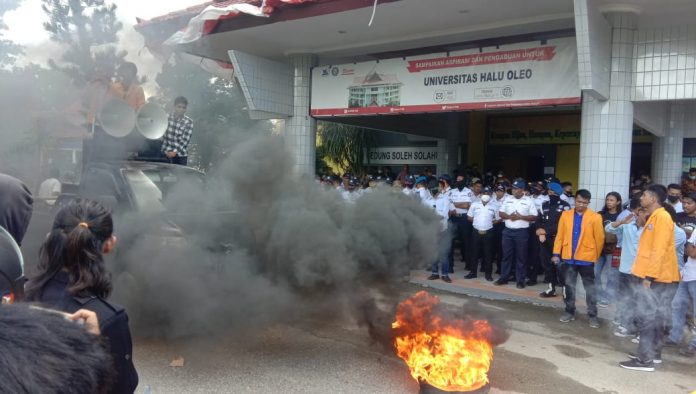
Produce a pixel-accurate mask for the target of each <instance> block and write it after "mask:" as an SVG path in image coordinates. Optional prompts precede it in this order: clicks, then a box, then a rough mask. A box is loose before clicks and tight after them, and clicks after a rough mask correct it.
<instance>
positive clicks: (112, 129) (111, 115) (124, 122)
mask: <svg viewBox="0 0 696 394" xmlns="http://www.w3.org/2000/svg"><path fill="white" fill-rule="evenodd" d="M97 120H99V124H100V125H101V127H102V129H104V131H105V132H106V133H107V134H109V135H110V136H112V137H117V138H120V137H125V136H127V135H128V134H130V132H131V131H133V128H134V127H135V111H133V108H131V107H130V105H128V103H126V102H125V101H123V100H121V99H118V98H112V99H110V100H109V101H107V102H106V104H104V107H102V110H101V111H99V114H98V115H97Z"/></svg>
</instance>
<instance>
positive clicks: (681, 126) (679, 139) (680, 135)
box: [652, 102, 688, 186]
mask: <svg viewBox="0 0 696 394" xmlns="http://www.w3.org/2000/svg"><path fill="white" fill-rule="evenodd" d="M687 108H688V106H687V104H686V103H684V102H674V103H671V104H670V105H669V121H668V122H667V125H666V129H667V133H666V134H667V135H665V136H664V137H658V138H656V139H655V142H653V150H652V156H653V171H652V173H653V180H654V181H655V182H657V183H660V184H662V185H665V186H666V185H668V184H670V183H680V182H679V181H680V179H681V175H682V168H681V167H682V151H683V147H684V130H685V127H686V111H687Z"/></svg>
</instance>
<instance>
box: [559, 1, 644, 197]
mask: <svg viewBox="0 0 696 394" xmlns="http://www.w3.org/2000/svg"><path fill="white" fill-rule="evenodd" d="M607 19H608V20H609V22H610V23H611V25H612V56H611V84H610V88H609V100H606V101H600V100H597V99H595V98H593V97H592V96H590V95H589V94H587V93H586V92H583V103H582V116H581V132H580V174H579V175H580V176H579V185H578V188H579V189H587V190H589V191H590V192H591V193H592V205H591V208H592V209H594V210H598V209H600V208H601V207H602V206H603V203H604V196H605V195H606V194H607V193H609V192H611V191H616V192H619V193H620V194H621V196H622V197H623V198H624V199H626V198H627V197H628V187H629V182H630V170H631V145H632V142H633V104H632V103H631V101H630V86H631V83H632V79H631V72H632V68H631V63H632V57H633V42H634V33H635V30H636V27H635V15H634V14H631V13H612V14H609V15H607ZM559 160H563V158H559Z"/></svg>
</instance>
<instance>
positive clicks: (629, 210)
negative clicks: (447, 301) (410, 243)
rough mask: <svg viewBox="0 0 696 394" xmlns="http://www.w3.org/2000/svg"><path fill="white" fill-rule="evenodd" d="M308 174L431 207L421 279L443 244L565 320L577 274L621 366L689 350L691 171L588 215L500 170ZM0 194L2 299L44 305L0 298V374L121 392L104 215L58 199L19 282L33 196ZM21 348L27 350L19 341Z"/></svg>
mask: <svg viewBox="0 0 696 394" xmlns="http://www.w3.org/2000/svg"><path fill="white" fill-rule="evenodd" d="M319 181H320V182H322V183H324V184H326V185H327V187H330V188H335V189H337V192H339V193H341V195H342V198H344V199H345V200H346V202H347V203H351V202H355V201H356V200H357V199H358V198H359V197H360V196H361V195H364V194H365V193H369V192H370V191H371V190H372V189H373V188H378V187H387V186H389V187H391V188H393V189H394V190H395V191H396V192H397V193H404V194H405V195H407V196H410V198H414V199H416V200H418V201H419V202H420V203H422V204H423V205H424V206H426V207H427V209H432V210H433V212H434V214H435V215H437V216H439V218H440V221H439V226H438V227H439V228H438V230H437V231H438V238H437V239H438V247H439V248H438V253H437V256H433V261H432V264H431V266H430V267H429V271H430V272H431V275H430V276H429V277H428V279H429V280H443V281H445V282H451V281H452V279H451V277H450V274H452V273H453V272H454V262H455V261H454V258H455V253H454V252H453V250H454V247H457V248H459V250H460V252H461V253H460V256H461V260H462V261H463V262H464V267H465V269H466V270H467V271H468V272H467V273H466V275H465V276H464V278H465V279H464V280H471V279H474V278H477V277H478V276H479V275H480V273H483V277H484V278H485V280H486V281H489V282H493V281H494V278H493V275H494V266H493V264H494V262H496V263H497V266H496V267H495V268H496V271H495V273H496V274H498V275H499V276H498V278H497V279H496V280H495V282H493V284H495V285H498V286H504V285H507V284H508V283H512V282H514V283H515V284H516V285H517V287H518V288H524V287H525V286H533V285H536V284H537V281H538V280H539V278H540V277H543V279H542V280H543V281H544V282H545V283H547V286H546V288H545V289H544V290H543V291H542V292H541V293H540V294H539V296H540V297H544V298H548V297H555V296H558V295H562V297H563V300H564V302H565V311H564V313H563V315H562V316H561V318H560V321H561V322H564V323H569V322H571V321H573V320H575V318H576V308H575V297H576V286H577V282H578V276H579V277H580V280H581V281H582V284H583V287H584V289H585V297H586V303H587V314H588V322H589V326H590V327H592V328H598V327H600V321H599V319H598V313H597V311H598V308H606V307H608V306H609V305H610V304H615V306H616V309H615V314H614V316H613V321H612V323H613V324H614V325H615V327H614V335H616V336H618V337H622V338H629V339H630V340H632V341H633V342H635V343H637V344H638V347H637V351H636V352H635V353H630V354H629V357H630V359H629V360H627V361H624V362H621V363H619V365H620V366H621V367H624V368H627V369H632V370H638V371H654V370H655V364H660V363H662V351H663V349H664V348H670V347H671V348H677V349H678V350H679V353H680V354H682V355H684V356H688V357H693V356H694V355H696V332H694V333H689V325H690V324H693V322H692V320H693V315H694V312H696V232H695V231H694V228H696V168H694V169H691V171H690V172H689V175H688V176H687V177H685V179H684V181H683V183H682V184H670V185H668V186H666V187H665V186H663V185H659V184H654V183H653V182H652V181H651V180H650V178H649V177H647V176H643V177H640V178H638V180H637V181H636V182H634V183H633V184H632V186H631V189H630V196H629V198H628V201H627V202H624V201H623V199H622V196H621V193H619V192H611V193H608V194H607V195H606V196H605V197H604V205H603V208H602V209H601V210H600V211H598V212H595V211H593V210H592V209H590V208H589V205H590V203H591V199H592V194H591V192H590V191H588V190H584V189H580V190H578V191H576V192H573V190H572V184H570V183H568V182H559V180H558V179H555V178H553V177H550V178H549V179H546V180H544V181H541V182H531V183H527V182H525V181H524V180H523V179H520V178H516V179H513V180H512V181H510V180H508V179H507V178H506V177H505V176H504V174H503V173H502V172H501V173H498V176H494V177H490V176H487V177H484V179H481V178H479V177H477V176H471V175H470V174H455V175H454V177H451V176H449V175H447V174H443V175H440V176H438V177H435V176H434V175H433V174H432V172H430V171H426V172H424V173H423V174H410V173H409V169H408V167H405V168H404V170H403V171H402V172H401V173H399V174H398V175H397V176H396V177H393V178H391V177H390V176H386V177H384V176H380V175H377V176H373V177H366V178H365V179H364V180H362V181H361V180H358V179H357V178H355V177H351V176H350V174H346V176H344V177H342V178H335V177H326V178H322V179H319ZM0 191H2V193H0V197H1V200H0V202H1V203H2V204H1V205H0V208H1V209H0V296H2V302H3V304H14V303H15V301H17V300H22V299H23V300H26V301H30V302H33V303H38V304H40V305H42V308H44V307H48V308H51V309H52V310H53V311H54V312H45V310H44V309H40V308H39V309H36V308H35V309H31V308H28V307H27V306H26V305H24V306H22V305H13V306H9V305H3V310H2V313H0V327H2V326H10V325H12V326H15V327H23V328H24V329H23V330H21V331H18V330H0V341H3V342H5V343H11V344H13V346H11V347H9V348H8V349H7V351H4V352H2V354H0V366H12V368H14V370H15V371H16V373H15V374H14V375H13V378H12V379H10V380H8V381H5V382H3V385H4V386H5V387H12V388H20V389H21V388H22V387H27V386H26V385H27V384H28V383H27V382H30V383H31V382H33V383H32V384H35V386H33V387H49V386H50V385H56V387H67V386H64V385H66V384H69V382H72V381H75V379H78V378H79V379H82V380H81V383H80V385H81V386H80V387H79V388H76V390H75V392H124V393H125V392H133V391H134V390H135V388H136V386H137V382H138V375H137V372H136V370H135V368H134V365H133V360H132V343H131V336H130V330H129V328H128V317H127V315H126V313H125V311H124V310H123V308H121V307H120V306H118V305H115V304H113V303H111V302H110V301H108V300H107V299H108V296H109V294H110V292H111V280H110V276H109V274H108V271H107V270H106V268H105V266H104V259H103V255H105V254H108V253H110V252H111V251H112V250H113V249H114V247H115V245H116V243H117V238H116V237H115V235H114V233H113V228H114V225H113V219H112V217H111V214H110V212H109V211H108V209H106V208H104V207H103V206H102V205H100V204H99V203H97V202H93V201H89V200H75V201H72V202H70V203H68V204H66V205H65V206H63V207H61V208H60V209H59V210H58V212H57V214H56V217H55V220H54V223H53V227H52V229H51V232H50V233H49V234H48V236H47V237H46V239H45V241H44V243H43V245H42V247H41V251H40V259H39V264H38V266H37V269H36V271H35V272H34V273H33V274H32V275H31V276H30V277H29V278H28V282H26V283H25V280H24V278H23V277H22V274H23V272H22V270H21V269H19V270H18V269H16V267H17V266H18V265H19V266H20V267H21V264H22V262H21V254H20V253H18V250H19V249H18V246H17V245H18V244H21V242H22V240H23V236H24V233H25V232H26V230H27V226H28V223H29V220H30V218H31V215H32V204H33V198H32V196H31V193H30V192H29V190H28V189H27V188H26V186H24V184H23V183H22V182H21V181H19V180H17V179H15V178H12V177H9V176H6V175H2V174H0ZM15 252H16V253H15ZM479 262H480V264H479ZM56 311H57V312H56ZM56 313H58V315H57V316H60V317H59V318H55V316H56V315H55V314H56ZM73 321H77V322H82V325H78V324H74V323H72V322H73ZM49 327H50V329H49ZM32 335H33V336H32ZM40 337H43V338H40ZM688 337H690V340H689V341H688V343H685V341H686V340H687V338H688ZM22 343H24V345H22ZM14 345H17V346H14ZM44 345H46V346H44ZM28 348H31V349H32V351H31V352H25V350H26V349H28ZM71 349H72V350H71ZM66 358H69V359H70V360H71V362H73V361H75V360H76V362H77V364H80V365H83V366H84V368H85V370H83V372H84V373H82V374H78V375H79V376H78V377H76V376H77V375H75V373H74V370H73V369H70V368H60V367H59V366H58V365H59V364H60V363H61V362H65V359H66ZM36 370H41V371H44V370H45V371H51V374H37V373H36ZM32 376H34V378H32ZM42 377H43V378H42ZM39 378H41V379H39ZM31 379H34V380H31ZM42 379H43V380H42ZM61 385H63V386H61ZM20 391H21V390H20Z"/></svg>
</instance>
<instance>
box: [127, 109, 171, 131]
mask: <svg viewBox="0 0 696 394" xmlns="http://www.w3.org/2000/svg"><path fill="white" fill-rule="evenodd" d="M168 124H169V116H168V115H167V113H166V112H164V110H163V109H162V108H160V107H159V106H158V105H156V104H153V103H147V104H145V105H143V106H142V108H140V111H138V116H137V117H136V120H135V127H136V128H137V129H138V131H139V132H140V134H142V135H143V136H144V137H145V138H147V139H150V140H157V139H160V138H162V136H163V135H164V133H165V132H166V131H167V125H168Z"/></svg>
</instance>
